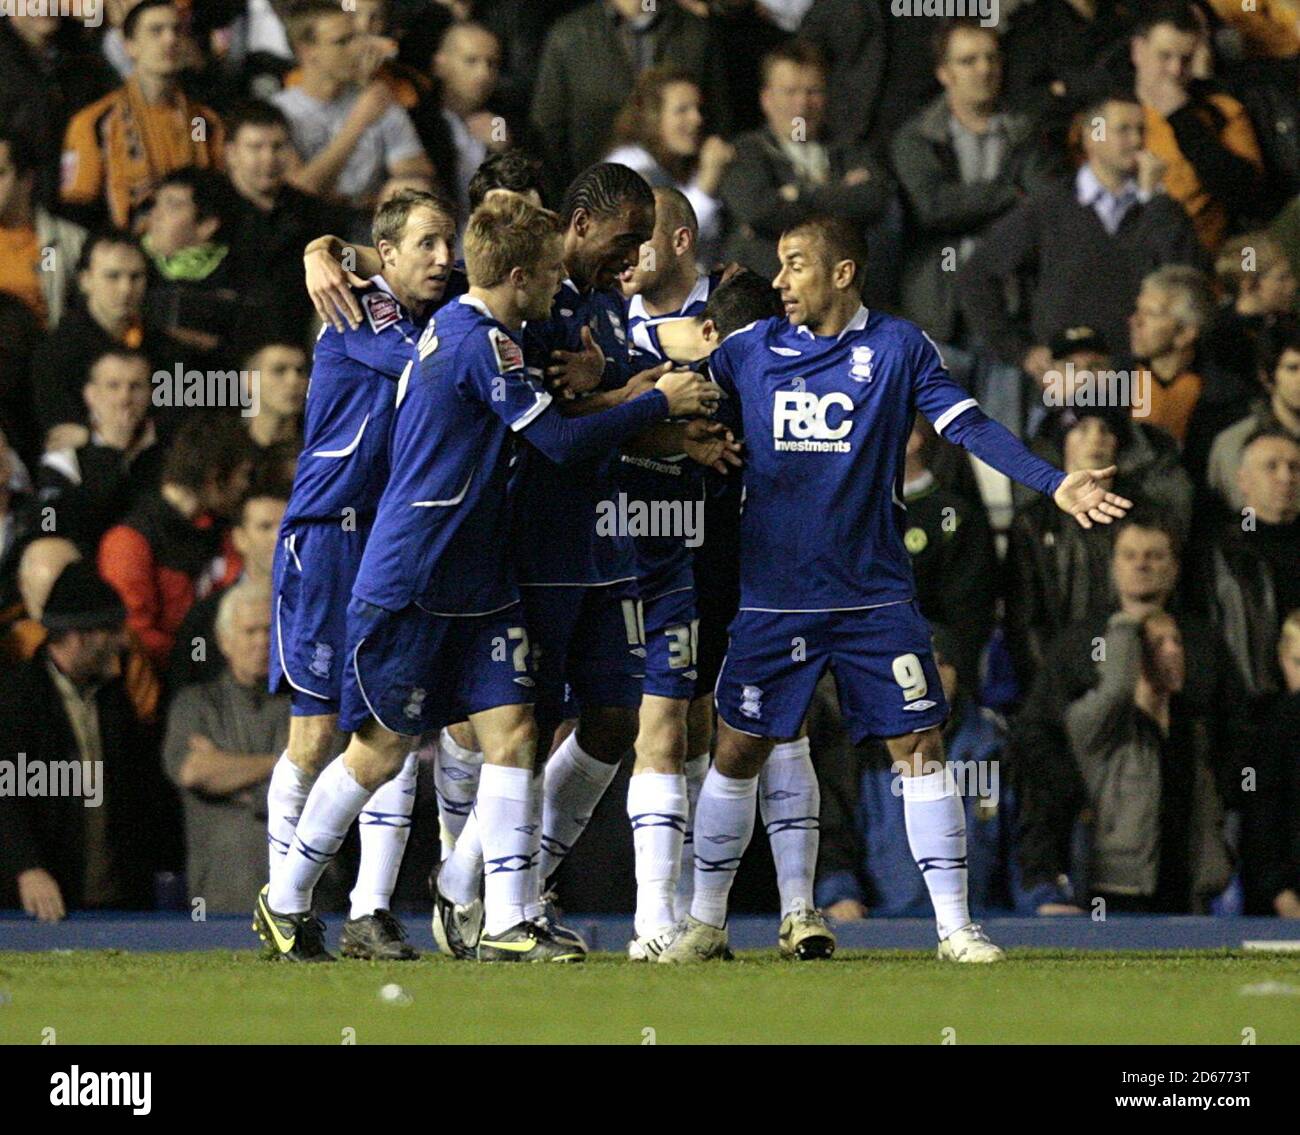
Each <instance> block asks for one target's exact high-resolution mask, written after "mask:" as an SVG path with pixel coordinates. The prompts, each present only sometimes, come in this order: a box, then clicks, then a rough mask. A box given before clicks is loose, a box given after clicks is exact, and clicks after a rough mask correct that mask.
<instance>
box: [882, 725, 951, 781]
mask: <svg viewBox="0 0 1300 1135" xmlns="http://www.w3.org/2000/svg"><path fill="white" fill-rule="evenodd" d="M885 745H886V747H887V748H888V749H889V756H890V759H891V760H892V762H893V765H894V768H895V769H896V770H897V771H898V772H900V773H902V775H903V776H928V775H929V774H930V773H932V772H938V771H940V770H941V769H942V768H943V766H944V751H943V735H942V734H941V733H940V732H939V730H938V729H927V730H925V731H924V732H922V733H909V734H907V735H906V736H903V737H890V738H889V739H888V740H887V741H886V742H885Z"/></svg>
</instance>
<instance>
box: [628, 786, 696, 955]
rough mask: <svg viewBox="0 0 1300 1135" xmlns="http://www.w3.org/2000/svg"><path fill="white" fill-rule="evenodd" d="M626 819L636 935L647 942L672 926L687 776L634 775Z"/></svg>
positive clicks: (683, 822) (682, 834)
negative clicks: (631, 852)
mask: <svg viewBox="0 0 1300 1135" xmlns="http://www.w3.org/2000/svg"><path fill="white" fill-rule="evenodd" d="M627 816H628V819H629V820H630V821H631V822H632V846H633V848H634V849H635V852H636V932H637V936H638V937H646V936H648V935H651V934H656V933H658V932H659V931H660V930H663V929H665V928H666V927H668V926H671V925H672V924H673V897H674V895H675V894H676V891H677V875H678V872H680V871H681V867H682V839H683V837H684V835H685V833H686V777H685V776H682V775H673V774H671V773H659V772H642V773H634V774H633V775H632V779H631V780H630V781H628V786H627Z"/></svg>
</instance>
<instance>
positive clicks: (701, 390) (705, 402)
mask: <svg viewBox="0 0 1300 1135" xmlns="http://www.w3.org/2000/svg"><path fill="white" fill-rule="evenodd" d="M655 389H656V390H662V391H663V393H664V396H665V397H666V398H667V399H668V416H669V417H670V418H695V417H699V416H700V415H705V416H707V415H709V414H712V413H713V411H714V410H715V409H717V406H718V399H719V398H721V397H722V387H720V386H718V385H717V384H716V383H713V382H709V381H708V380H707V379H706V378H705V377H704V376H703V375H702V374H699V373H697V372H696V371H693V370H670V371H669V372H668V373H667V374H665V375H664V376H663V378H661V379H660V380H659V381H658V382H656V383H655Z"/></svg>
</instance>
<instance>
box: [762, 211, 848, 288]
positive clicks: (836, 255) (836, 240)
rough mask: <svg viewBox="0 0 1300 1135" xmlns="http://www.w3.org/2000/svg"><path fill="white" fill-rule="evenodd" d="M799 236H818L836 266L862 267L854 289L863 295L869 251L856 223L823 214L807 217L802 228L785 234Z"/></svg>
mask: <svg viewBox="0 0 1300 1135" xmlns="http://www.w3.org/2000/svg"><path fill="white" fill-rule="evenodd" d="M798 232H810V233H814V234H815V235H816V236H817V239H818V240H820V241H821V243H822V246H823V247H824V248H825V250H826V254H827V256H828V258H829V260H830V262H831V263H832V264H835V263H837V262H838V261H841V260H852V261H853V263H854V264H856V265H857V266H858V269H857V271H856V272H855V273H854V275H853V286H854V288H856V289H857V291H858V292H859V293H861V291H862V288H863V287H864V286H865V284H866V281H867V256H868V252H869V249H868V247H867V237H866V234H865V233H863V232H862V230H861V229H860V228H858V226H857V225H855V224H854V223H853V222H852V221H849V220H846V219H845V218H844V217H835V216H831V215H830V214H826V213H821V214H814V215H813V216H811V217H806V218H805V219H804V220H802V221H800V222H799V223H798V224H795V225H791V226H790V227H789V228H788V229H786V230H785V232H783V233H782V234H781V238H782V239H783V240H784V239H785V238H786V237H788V236H791V235H793V234H794V233H798Z"/></svg>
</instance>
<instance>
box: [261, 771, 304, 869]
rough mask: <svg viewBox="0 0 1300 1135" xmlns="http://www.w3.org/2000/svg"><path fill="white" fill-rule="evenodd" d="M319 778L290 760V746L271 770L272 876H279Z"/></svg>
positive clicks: (268, 823) (268, 834) (269, 829)
mask: <svg viewBox="0 0 1300 1135" xmlns="http://www.w3.org/2000/svg"><path fill="white" fill-rule="evenodd" d="M315 780H316V778H315V777H314V776H312V775H311V773H308V772H303V770H302V769H300V768H299V767H298V766H297V765H296V764H294V763H293V761H291V760H290V759H289V752H288V750H287V749H286V750H285V751H284V752H283V753H281V754H280V759H279V760H278V761H276V762H275V768H274V769H272V770H271V783H270V785H268V787H267V789H266V845H267V848H268V850H269V853H270V858H271V874H270V876H268V878H273V877H274V876H275V873H276V872H277V871H278V870H279V869H280V866H281V864H283V863H284V857H285V856H286V855H287V854H288V853H289V844H290V843H291V842H293V829H294V828H296V827H297V826H298V817H299V816H301V815H302V806H303V805H304V804H306V803H307V794H308V793H309V792H310V791H311V786H312V784H313V783H314V782H315Z"/></svg>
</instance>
